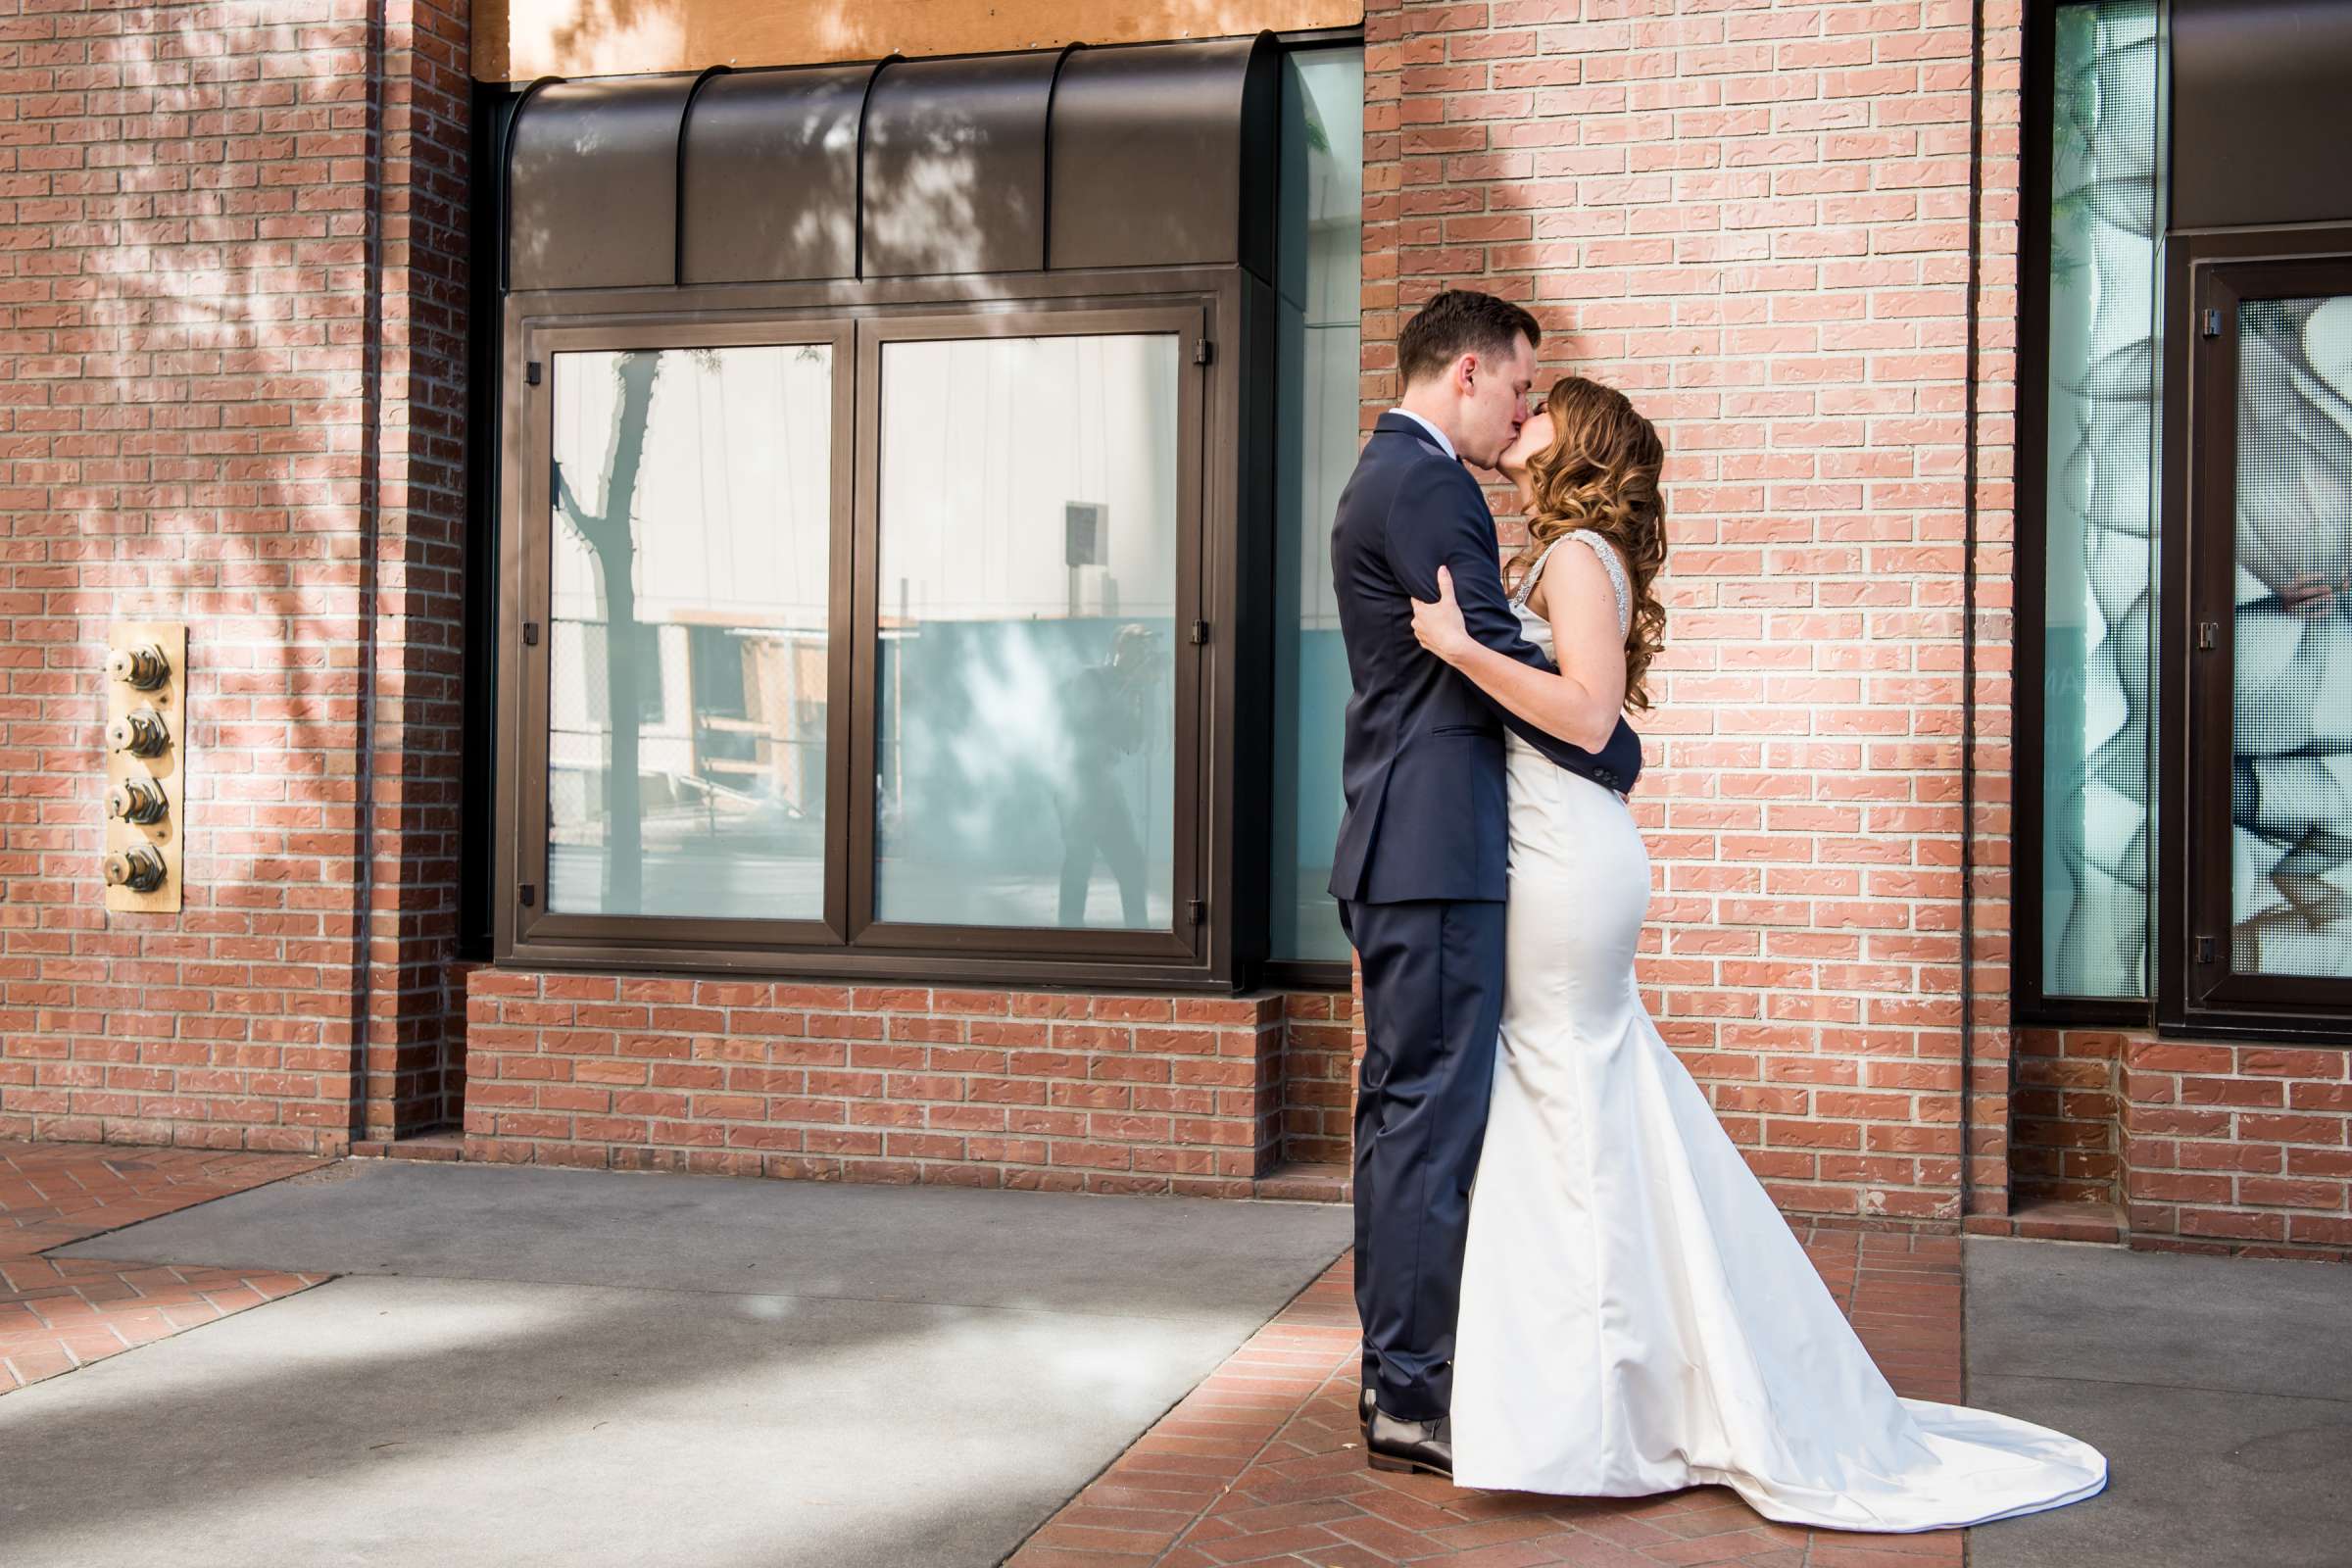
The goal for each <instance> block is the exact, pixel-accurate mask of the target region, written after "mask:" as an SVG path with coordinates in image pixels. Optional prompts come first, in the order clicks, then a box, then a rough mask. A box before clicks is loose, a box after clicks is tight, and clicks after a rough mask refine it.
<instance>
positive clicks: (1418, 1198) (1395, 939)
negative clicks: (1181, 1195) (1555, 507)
mask: <svg viewBox="0 0 2352 1568" xmlns="http://www.w3.org/2000/svg"><path fill="white" fill-rule="evenodd" d="M1542 338H1543V329H1542V328H1541V327H1540V326H1538V325H1537V323H1536V319H1535V318H1534V317H1532V316H1530V315H1529V314H1528V313H1527V312H1526V311H1524V310H1521V309H1520V308H1519V307H1518V306H1516V305H1513V304H1510V303H1509V302H1508V301H1505V300H1500V299H1496V298H1495V297H1494V296H1493V295H1491V294H1479V293H1473V292H1471V291H1468V290H1459V289H1457V290H1448V291H1446V292H1445V293H1442V294H1440V295H1438V296H1437V297H1436V298H1435V299H1433V300H1431V301H1430V302H1429V303H1428V304H1427V305H1426V306H1424V307H1422V309H1421V311H1420V312H1419V313H1418V314H1417V315H1415V316H1414V317H1413V319H1411V320H1410V321H1408V322H1406V323H1405V326H1404V330H1403V331H1402V332H1401V333H1399V334H1398V335H1397V375H1398V377H1399V378H1400V379H1401V380H1402V382H1403V384H1404V397H1403V399H1402V401H1401V403H1400V404H1399V406H1398V407H1397V409H1396V410H1394V411H1393V412H1391V413H1388V414H1384V415H1382V416H1381V417H1380V421H1379V423H1378V424H1376V425H1375V426H1374V427H1373V431H1372V435H1371V437H1370V439H1369V440H1367V441H1366V442H1365V444H1364V450H1363V455H1362V457H1361V458H1360V459H1358V460H1357V463H1356V466H1355V472H1354V474H1353V475H1352V476H1351V477H1350V478H1349V479H1348V487H1347V488H1346V489H1345V490H1343V491H1342V492H1341V493H1340V505H1339V515H1338V518H1337V520H1336V521H1335V522H1334V524H1333V526H1332V530H1331V564H1332V577H1333V583H1334V587H1335V589H1336V591H1337V593H1338V596H1339V607H1340V631H1341V635H1342V637H1343V638H1344V639H1345V641H1346V643H1347V645H1348V677H1349V679H1350V680H1351V681H1352V682H1353V683H1354V688H1355V695H1354V699H1353V701H1351V702H1350V703H1349V704H1348V731H1347V738H1346V742H1345V752H1344V756H1343V760H1342V778H1343V788H1344V792H1345V794H1346V796H1347V802H1348V807H1347V814H1346V815H1345V816H1343V817H1342V818H1341V821H1340V841H1339V848H1338V850H1337V852H1336V853H1335V855H1334V857H1333V861H1332V873H1331V893H1332V896H1333V897H1334V898H1336V899H1337V900H1339V903H1340V920H1341V923H1342V925H1343V926H1344V927H1345V928H1346V930H1347V932H1348V940H1349V941H1350V942H1351V943H1352V944H1353V945H1354V947H1355V951H1356V956H1357V960H1358V962H1359V963H1360V964H1361V966H1362V969H1363V978H1364V1062H1363V1070H1362V1074H1361V1077H1360V1080H1359V1082H1358V1084H1357V1088H1356V1101H1355V1304H1356V1311H1357V1313H1358V1315H1359V1316H1360V1317H1361V1318H1362V1321H1363V1328H1364V1390H1363V1397H1362V1403H1361V1406H1360V1409H1359V1414H1360V1416H1361V1418H1362V1421H1363V1424H1364V1443H1365V1448H1366V1451H1367V1453H1368V1454H1369V1456H1370V1459H1371V1462H1372V1465H1373V1467H1374V1468H1375V1469H1380V1470H1408V1471H1409V1470H1418V1471H1422V1472H1425V1473H1429V1474H1435V1475H1448V1476H1449V1475H1451V1474H1452V1470H1453V1446H1452V1434H1451V1430H1450V1428H1449V1427H1448V1425H1447V1422H1446V1407H1447V1404H1448V1401H1449V1398H1450V1396H1451V1392H1452V1367H1451V1357H1452V1354H1453V1328H1454V1315H1455V1305H1456V1301H1457V1299H1458V1298H1459V1295H1460V1289H1461V1271H1462V1245H1463V1239H1464V1233H1465V1230H1466V1227H1467V1225H1468V1222H1469V1193H1470V1179H1471V1176H1472V1175H1473V1174H1474V1173H1475V1172H1476V1170H1477V1168H1478V1152H1479V1146H1480V1144H1481V1143H1482V1142H1483V1141H1484V1139H1485V1137H1486V1129H1487V1095H1488V1091H1489V1089H1490V1087H1491V1084H1492V1081H1493V1074H1494V1066H1495V1026H1496V1023H1497V1021H1498V1020H1499V1019H1500V1017H1501V1011H1502V970H1503V947H1502V930H1503V927H1502V901H1503V894H1504V886H1503V877H1504V862H1505V852H1506V849H1507V845H1508V833H1507V824H1506V822H1505V819H1504V789H1503V741H1502V728H1503V726H1504V725H1505V724H1507V725H1509V726H1510V727H1511V728H1512V729H1514V730H1516V731H1517V732H1518V733H1519V734H1520V735H1521V736H1523V737H1525V738H1526V739H1527V740H1528V741H1529V742H1530V743H1531V744H1532V745H1534V746H1535V747H1536V748H1537V749H1538V750H1539V751H1541V752H1543V753H1544V756H1546V757H1548V758H1550V759H1551V760H1553V761H1555V762H1557V763H1559V764H1560V765H1561V766H1562V767H1565V768H1569V769H1571V770H1573V771H1575V772H1578V773H1582V774H1584V775H1585V776H1586V777H1588V778H1591V779H1593V780H1595V781H1597V782H1599V783H1601V784H1604V785H1607V786H1609V787H1610V788H1612V789H1618V790H1630V789H1631V788H1632V787H1633V783H1634V779H1635V777H1636V776H1637V775H1638V774H1639V773H1640V772H1641V770H1642V748H1641V742H1640V741H1639V740H1637V739H1636V738H1635V736H1634V732H1633V731H1632V729H1630V728H1629V727H1628V726H1627V725H1626V723H1625V721H1624V719H1623V718H1620V719H1619V720H1618V722H1617V729H1616V733H1615V734H1613V735H1612V736H1611V737H1610V738H1609V743H1608V746H1607V747H1606V748H1605V749H1604V750H1603V751H1601V752H1600V753H1599V754H1598V755H1594V754H1593V753H1591V752H1586V751H1583V750H1580V749H1579V748H1577V747H1574V746H1570V745H1569V744H1567V743H1566V742H1565V741H1561V740H1557V739H1554V738H1553V737H1552V736H1549V735H1546V734H1544V732H1543V731H1541V730H1538V729H1536V728H1534V727H1533V726H1531V725H1528V724H1526V723H1524V722H1522V721H1521V720H1519V719H1517V718H1514V717H1512V716H1510V715H1509V714H1507V713H1505V712H1504V711H1502V710H1501V709H1500V708H1498V707H1496V706H1495V705H1494V704H1493V703H1492V702H1491V701H1489V699H1487V698H1486V697H1485V696H1484V695H1483V694H1482V693H1480V691H1479V690H1478V688H1477V687H1475V686H1473V685H1472V684H1471V683H1470V682H1469V681H1468V680H1466V679H1464V678H1463V677H1462V676H1461V675H1459V674H1457V673H1456V672H1455V671H1454V670H1452V669H1451V668H1449V667H1448V666H1447V665H1446V664H1445V663H1444V662H1441V661H1440V660H1438V659H1437V658H1436V657H1435V656H1434V655H1432V654H1429V653H1427V652H1425V651H1424V650H1423V649H1422V648H1421V646H1420V644H1419V643H1417V642H1416V641H1414V638H1413V613H1412V612H1413V606H1412V601H1413V600H1415V599H1421V600H1425V601H1434V600H1436V599H1437V598H1438V578H1437V573H1438V568H1439V567H1440V566H1441V565H1443V566H1446V567H1449V568H1450V569H1451V572H1452V576H1453V593H1454V598H1455V599H1456V601H1457V602H1458V603H1459V604H1460V606H1461V611H1462V618H1463V620H1464V622H1465V623H1466V624H1467V625H1468V627H1469V630H1470V634H1471V635H1472V636H1473V637H1476V638H1477V639H1478V640H1479V641H1480V642H1482V643H1485V644H1486V645H1487V646H1488V647H1490V648H1493V649H1495V651H1497V652H1498V653H1502V654H1507V655H1508V656H1510V657H1511V658H1513V659H1517V660H1520V661H1521V662H1525V663H1529V664H1534V665H1537V666H1538V667H1540V668H1544V669H1549V668H1551V667H1552V666H1551V664H1550V663H1549V662H1548V661H1546V660H1545V659H1544V655H1543V654H1542V653H1540V652H1539V651H1537V649H1536V648H1535V647H1534V646H1533V645H1532V644H1530V643H1529V642H1528V641H1527V640H1526V639H1525V638H1523V637H1521V636H1520V634H1519V621H1518V617H1517V616H1516V615H1514V614H1513V613H1512V612H1511V608H1510V604H1509V601H1508V600H1507V599H1506V598H1505V596H1504V594H1503V588H1502V573H1501V570H1500V568H1499V566H1498V565H1497V564H1496V563H1497V561H1498V560H1499V557H1500V550H1499V548H1498V546H1497V544H1496V541H1495V518H1494V515H1493V513H1492V512H1491V511H1490V510H1489V509H1488V507H1487V501H1486V496H1485V494H1484V493H1483V492H1482V491H1481V490H1480V489H1479V486H1478V481H1477V480H1476V479H1474V478H1472V477H1471V475H1470V472H1469V470H1468V468H1466V467H1465V466H1464V464H1475V465H1477V466H1480V467H1482V468H1493V467H1494V466H1495V462H1496V460H1497V459H1499V458H1500V457H1501V456H1502V453H1503V451H1504V449H1506V448H1507V447H1509V445H1510V444H1511V442H1512V440H1513V439H1514V438H1515V437H1516V436H1517V435H1518V433H1519V426H1520V425H1521V424H1522V423H1523V422H1525V420H1526V418H1527V417H1528V393H1529V390H1530V388H1531V387H1532V386H1533V385H1534V382H1535V375H1536V345H1537V343H1538V342H1540V341H1541V340H1542Z"/></svg>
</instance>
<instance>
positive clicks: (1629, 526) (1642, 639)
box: [1503, 375, 1666, 712]
mask: <svg viewBox="0 0 2352 1568" xmlns="http://www.w3.org/2000/svg"><path fill="white" fill-rule="evenodd" d="M1544 413H1546V414H1548V415H1550V416H1551V445H1550V446H1548V447H1546V448H1545V449H1544V451H1542V452H1539V453H1537V454H1535V455H1534V456H1533V457H1531V458H1530V459H1529V460H1528V465H1527V471H1528V478H1529V480H1530V482H1531V485H1532V488H1533V489H1534V491H1535V499H1534V500H1533V501H1531V502H1530V503H1529V504H1528V508H1527V546H1526V548H1525V549H1523V550H1521V551H1520V552H1519V553H1518V554H1517V555H1515V556H1513V557H1512V558H1511V559H1510V561H1509V563H1508V564H1506V565H1505V566H1504V568H1503V575H1504V580H1505V581H1507V582H1509V583H1510V584H1511V585H1512V586H1513V587H1514V588H1516V587H1517V585H1518V584H1519V582H1520V581H1521V579H1523V578H1524V577H1525V576H1526V575H1527V573H1528V570H1529V568H1530V567H1532V566H1533V565H1534V564H1535V563H1536V558H1537V557H1538V556H1540V555H1542V554H1543V553H1544V547H1545V546H1547V545H1549V544H1550V543H1551V542H1552V541H1553V540H1555V539H1558V538H1560V537H1561V536H1562V535H1564V534H1568V533H1573V532H1574V531H1575V530H1577V529H1579V528H1590V529H1592V530H1593V532H1594V533H1596V534H1599V535H1600V536H1601V537H1603V538H1604V539H1606V540H1608V541H1609V542H1610V543H1611V544H1613V545H1615V546H1616V547H1617V553H1618V555H1619V556H1620V557H1622V558H1623V559H1624V561H1625V564H1626V569H1627V573H1628V575H1629V576H1630V577H1631V578H1632V579H1633V580H1632V583H1631V586H1632V589H1633V601H1634V613H1633V620H1632V624H1631V625H1629V626H1628V627H1627V629H1626V634H1625V706H1626V707H1628V708H1630V709H1633V710H1634V711H1637V712H1645V711H1648V709H1649V689H1648V684H1647V681H1646V679H1645V677H1646V676H1647V674H1648V672H1649V662H1650V661H1651V660H1652V659H1655V658H1656V657H1657V655H1658V651H1659V650H1660V649H1662V648H1664V647H1665V646H1666V607H1665V606H1664V605H1661V604H1660V603H1659V602H1658V596H1657V594H1656V593H1655V592H1654V591H1653V585H1654V584H1655V583H1656V581H1657V576H1658V571H1659V568H1661V567H1662V566H1664V565H1665V564H1666V501H1665V497H1664V496H1663V495H1662V494H1661V493H1660V492H1659V490H1658V469H1659V468H1660V467H1661V466H1663V465H1664V464H1665V461H1666V446H1665V443H1664V442H1662V441H1660V440H1659V439H1658V432H1657V427H1656V426H1654V425H1652V424H1651V423H1650V422H1649V421H1648V420H1647V419H1645V418H1643V417H1642V416H1641V415H1640V414H1639V413H1637V412H1635V409H1634V406H1633V404H1631V403H1630V402H1628V401H1627V400H1626V396H1625V394H1624V393H1622V392H1620V391H1618V390H1617V389H1616V388H1615V387H1613V386H1603V385H1601V383H1599V382H1598V381H1589V380H1587V379H1586V378H1585V377H1583V376H1581V375H1566V376H1562V377H1561V378H1560V379H1559V380H1557V381H1555V382H1553V383H1552V388H1551V391H1550V393H1549V394H1548V395H1547V396H1545V398H1544Z"/></svg>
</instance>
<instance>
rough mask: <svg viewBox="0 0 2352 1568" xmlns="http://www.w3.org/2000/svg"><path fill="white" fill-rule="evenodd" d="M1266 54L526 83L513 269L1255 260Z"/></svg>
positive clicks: (650, 283)
mask: <svg viewBox="0 0 2352 1568" xmlns="http://www.w3.org/2000/svg"><path fill="white" fill-rule="evenodd" d="M1280 62H1281V56H1280V53H1279V51H1278V50H1277V49H1276V48H1275V47H1274V44H1273V37H1272V35H1271V34H1264V33H1261V34H1259V35H1258V36H1256V37H1253V38H1233V39H1219V40H1216V41H1213V42H1186V43H1165V44H1132V45H1121V46H1118V47H1115V48H1103V49H1095V48H1085V47H1082V46H1078V45H1073V46H1071V47H1070V48H1068V49H1063V50H1044V51H1038V52H1036V53H1031V54H1011V55H979V56H956V57H949V58H943V59H935V60H903V59H899V58H897V57H893V58H891V59H888V60H884V61H882V62H880V63H878V64H875V65H863V66H820V67H796V68H791V69H782V70H768V71H743V72H731V71H726V70H724V69H719V70H713V71H710V72H705V73H703V74H701V75H699V76H687V75H675V76H639V77H621V78H604V79H599V80H593V81H577V82H570V81H553V80H550V81H544V82H540V83H536V84H534V85H533V87H532V88H531V89H530V90H529V91H527V92H526V93H525V94H524V95H523V97H522V99H521V101H520V102H519V103H518V105H517V106H516V109H515V117H514V120H513V123H512V125H511V127H510V129H509V132H508V137H507V163H506V172H507V182H508V186H507V204H506V210H507V226H508V231H507V286H508V287H509V288H511V289H566V288H625V287H666V286H672V285H677V284H701V283H741V282H796V281H811V280H827V279H849V278H879V277H913V276H935V275H941V274H960V273H972V272H1006V271H1033V270H1071V269H1078V268H1118V267H1165V266H1216V265H1240V266H1244V267H1247V268H1249V269H1250V270H1252V271H1254V272H1256V273H1258V274H1259V275H1260V276H1264V275H1266V274H1267V272H1268V271H1269V270H1270V267H1271V263H1272V253H1273V228H1274V213H1273V204H1274V183H1275V182H1274V175H1273V170H1274V164H1275V146H1276V141H1277V136H1278V126H1277V123H1276V121H1277V115H1278V113H1279V109H1280V97H1281V92H1280Z"/></svg>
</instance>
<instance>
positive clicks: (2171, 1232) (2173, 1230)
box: [2119, 1034, 2352, 1259]
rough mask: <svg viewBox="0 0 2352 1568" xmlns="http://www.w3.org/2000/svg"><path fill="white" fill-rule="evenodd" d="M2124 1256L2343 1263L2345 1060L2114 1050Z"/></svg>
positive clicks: (2350, 1207)
mask: <svg viewBox="0 0 2352 1568" xmlns="http://www.w3.org/2000/svg"><path fill="white" fill-rule="evenodd" d="M2121 1058H2122V1066H2121V1072H2120V1085H2119V1088H2120V1107H2119V1108H2120V1111H2121V1127H2120V1132H2121V1137H2122V1144H2123V1160H2124V1167H2125V1169H2124V1178H2123V1179H2124V1197H2125V1202H2126V1206H2127V1209H2128V1212H2129V1214H2130V1218H2131V1240H2132V1244H2133V1245H2134V1246H2137V1247H2152V1248H2162V1249H2164V1250H2172V1251H2210V1252H2240V1253H2244V1254H2246V1255H2249V1256H2310V1255H2317V1256H2327V1257H2337V1258H2345V1259H2352V1203H2348V1202H2347V1195H2348V1193H2352V1070H2348V1069H2352V1053H2348V1052H2346V1051H2345V1050H2344V1049H2343V1048H2342V1047H2340V1046H2333V1047H2326V1048H2318V1049H2305V1048H2299V1047H2291V1046H2272V1045H2250V1044H2244V1043H2231V1044H2222V1043H2215V1044H2200V1043H2196V1042H2189V1041H2178V1040H2157V1039H2153V1038H2151V1037H2149V1036H2147V1035H2144V1034H2134V1035H2131V1036H2127V1037H2126V1038H2125V1039H2124V1041H2123V1043H2122V1052H2121Z"/></svg>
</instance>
